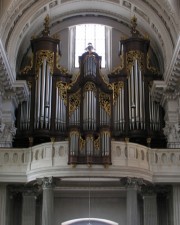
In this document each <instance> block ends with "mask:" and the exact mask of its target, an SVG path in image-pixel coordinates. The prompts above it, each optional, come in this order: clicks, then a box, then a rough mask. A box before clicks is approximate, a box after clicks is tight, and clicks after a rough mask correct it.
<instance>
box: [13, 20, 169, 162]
mask: <svg viewBox="0 0 180 225" xmlns="http://www.w3.org/2000/svg"><path fill="white" fill-rule="evenodd" d="M48 23H49V19H48V17H46V19H45V23H44V30H43V32H42V36H41V37H38V38H35V39H33V40H31V47H32V55H33V57H32V62H31V65H30V66H27V67H25V68H24V69H23V70H22V71H21V73H20V74H19V76H18V79H26V80H27V84H28V87H29V97H28V99H27V101H24V102H22V103H20V104H19V107H18V110H17V134H16V138H15V146H18V147H20V146H22V147H24V146H27V145H28V140H31V144H32V140H33V144H34V145H35V144H39V143H42V142H47V141H50V140H51V141H54V140H55V141H60V140H67V139H68V141H69V162H68V163H69V164H73V165H75V164H84V163H85V164H88V165H91V164H104V165H108V164H110V163H111V140H112V138H113V139H114V140H121V141H124V140H126V141H127V140H129V141H132V142H135V143H140V144H144V145H148V144H149V145H150V144H151V146H152V147H164V145H165V137H164V135H163V125H164V121H163V109H162V107H161V105H160V103H159V102H157V101H155V100H154V99H153V97H152V96H151V83H152V81H153V80H155V79H161V76H160V75H159V73H158V70H157V69H156V68H155V67H153V66H151V65H150V60H149V55H148V52H149V45H150V41H149V40H148V39H147V38H143V37H142V36H140V34H139V32H138V31H137V30H136V25H137V24H136V18H135V17H133V19H132V30H131V33H132V36H131V37H130V38H127V39H123V40H121V41H120V44H119V46H120V54H119V56H120V65H119V66H118V67H117V68H115V69H114V70H113V71H112V72H111V73H110V74H109V75H108V78H109V82H107V81H105V80H104V78H103V77H102V75H101V72H100V71H101V57H100V56H99V55H98V54H97V53H96V52H94V51H93V46H92V44H91V43H89V44H88V47H87V48H86V52H85V53H83V54H82V55H81V56H80V57H79V65H80V69H79V70H80V71H79V75H78V77H77V79H75V80H73V81H72V80H71V78H72V75H70V74H68V72H67V70H66V69H65V68H63V67H61V66H60V65H59V58H60V56H61V53H60V40H59V39H56V38H52V37H50V35H49V27H48Z"/></svg>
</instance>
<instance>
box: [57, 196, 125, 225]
mask: <svg viewBox="0 0 180 225" xmlns="http://www.w3.org/2000/svg"><path fill="white" fill-rule="evenodd" d="M75 196H76V195H75ZM75 196H74V197H66V198H65V197H57V198H55V203H54V204H55V224H54V225H60V224H61V223H62V222H65V221H68V220H72V219H78V218H88V217H89V199H88V198H87V197H80V196H77V197H75ZM90 201H91V210H90V216H91V217H92V218H100V219H106V220H111V221H114V222H117V223H119V224H120V225H121V224H122V225H123V224H126V199H125V198H124V197H117V196H116V197H115V196H114V197H112V196H111V197H110V196H109V197H106V198H104V197H100V196H99V197H96V198H94V197H92V198H91V200H90Z"/></svg>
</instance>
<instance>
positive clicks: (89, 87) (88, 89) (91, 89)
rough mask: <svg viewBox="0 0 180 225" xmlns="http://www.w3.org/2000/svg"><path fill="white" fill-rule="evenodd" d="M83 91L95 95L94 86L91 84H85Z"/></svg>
mask: <svg viewBox="0 0 180 225" xmlns="http://www.w3.org/2000/svg"><path fill="white" fill-rule="evenodd" d="M84 91H93V92H95V93H96V86H95V84H94V83H92V82H87V83H86V85H85V86H84Z"/></svg>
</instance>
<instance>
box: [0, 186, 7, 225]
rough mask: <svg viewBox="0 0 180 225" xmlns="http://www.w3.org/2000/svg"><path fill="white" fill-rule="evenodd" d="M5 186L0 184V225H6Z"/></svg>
mask: <svg viewBox="0 0 180 225" xmlns="http://www.w3.org/2000/svg"><path fill="white" fill-rule="evenodd" d="M6 197H7V193H6V185H5V184H0V224H2V225H6Z"/></svg>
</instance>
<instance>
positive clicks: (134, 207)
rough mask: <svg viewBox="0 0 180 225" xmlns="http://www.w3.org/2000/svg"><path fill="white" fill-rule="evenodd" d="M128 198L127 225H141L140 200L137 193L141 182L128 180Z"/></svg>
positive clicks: (134, 179)
mask: <svg viewBox="0 0 180 225" xmlns="http://www.w3.org/2000/svg"><path fill="white" fill-rule="evenodd" d="M125 182H126V187H127V198H126V211H127V214H126V220H127V225H139V215H138V199H137V193H138V188H139V184H138V183H139V180H138V179H137V178H127V179H126V181H125Z"/></svg>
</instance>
